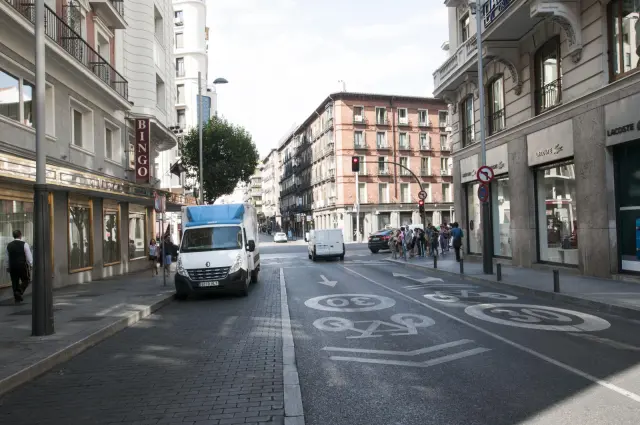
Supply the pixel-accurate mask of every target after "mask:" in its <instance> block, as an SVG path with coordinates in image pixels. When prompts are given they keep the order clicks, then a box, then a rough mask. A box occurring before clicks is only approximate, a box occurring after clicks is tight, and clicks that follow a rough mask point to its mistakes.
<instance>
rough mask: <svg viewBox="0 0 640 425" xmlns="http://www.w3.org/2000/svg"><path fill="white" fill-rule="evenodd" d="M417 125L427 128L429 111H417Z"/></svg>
mask: <svg viewBox="0 0 640 425" xmlns="http://www.w3.org/2000/svg"><path fill="white" fill-rule="evenodd" d="M418 125H419V126H420V127H428V126H429V111H427V110H426V109H419V110H418Z"/></svg>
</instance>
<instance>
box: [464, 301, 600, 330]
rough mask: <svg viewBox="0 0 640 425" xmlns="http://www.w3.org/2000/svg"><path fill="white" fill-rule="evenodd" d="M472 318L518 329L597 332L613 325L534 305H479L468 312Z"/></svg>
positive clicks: (578, 313)
mask: <svg viewBox="0 0 640 425" xmlns="http://www.w3.org/2000/svg"><path fill="white" fill-rule="evenodd" d="M464 312H465V313H467V314H468V315H469V316H471V317H475V318H476V319H480V320H484V321H487V322H491V323H497V324H499V325H506V326H514V327H517V328H527V329H539V330H544V331H561V332H595V331H601V330H604V329H608V328H609V327H610V326H611V324H610V323H609V322H607V321H606V320H604V319H601V318H600V317H597V316H593V315H591V314H586V313H581V312H579V311H573V310H565V309H563V308H556V307H549V306H544V305H530V304H508V303H505V304H478V305H473V306H470V307H467V308H466V309H465V310H464Z"/></svg>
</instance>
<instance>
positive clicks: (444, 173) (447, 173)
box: [440, 168, 451, 176]
mask: <svg viewBox="0 0 640 425" xmlns="http://www.w3.org/2000/svg"><path fill="white" fill-rule="evenodd" d="M440 175H441V176H451V171H449V169H448V168H441V169H440Z"/></svg>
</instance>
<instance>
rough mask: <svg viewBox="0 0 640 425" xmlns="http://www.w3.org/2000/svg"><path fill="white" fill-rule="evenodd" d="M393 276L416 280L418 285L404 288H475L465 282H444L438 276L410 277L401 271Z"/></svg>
mask: <svg viewBox="0 0 640 425" xmlns="http://www.w3.org/2000/svg"><path fill="white" fill-rule="evenodd" d="M393 277H404V278H406V279H409V280H413V281H415V282H418V283H419V284H418V285H408V286H405V287H404V289H420V288H428V287H431V286H437V287H438V288H476V286H474V285H469V284H466V283H444V280H442V279H440V278H439V277H422V278H417V277H412V276H409V275H408V274H403V273H394V274H393ZM434 282H443V283H434Z"/></svg>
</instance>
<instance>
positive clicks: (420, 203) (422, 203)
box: [418, 199, 424, 207]
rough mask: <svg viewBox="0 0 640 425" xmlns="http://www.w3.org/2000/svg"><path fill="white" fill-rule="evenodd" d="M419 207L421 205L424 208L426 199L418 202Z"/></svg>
mask: <svg viewBox="0 0 640 425" xmlns="http://www.w3.org/2000/svg"><path fill="white" fill-rule="evenodd" d="M418 205H420V206H421V207H422V206H424V199H420V200H419V201H418Z"/></svg>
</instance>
